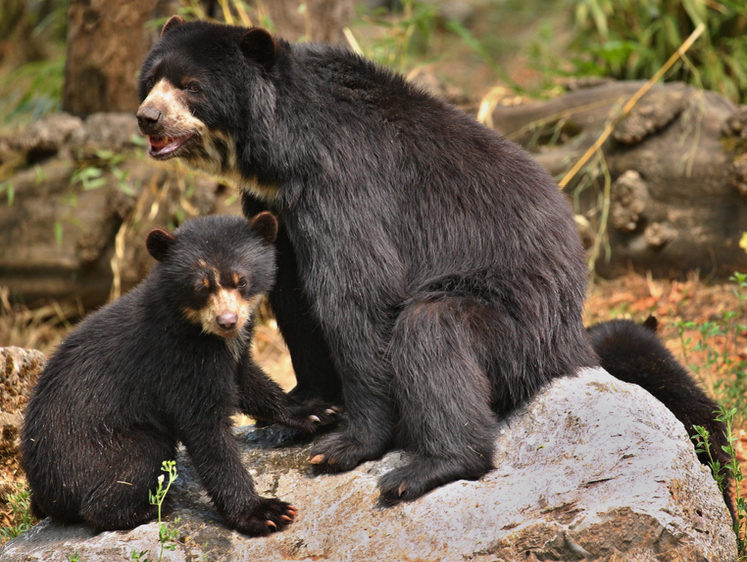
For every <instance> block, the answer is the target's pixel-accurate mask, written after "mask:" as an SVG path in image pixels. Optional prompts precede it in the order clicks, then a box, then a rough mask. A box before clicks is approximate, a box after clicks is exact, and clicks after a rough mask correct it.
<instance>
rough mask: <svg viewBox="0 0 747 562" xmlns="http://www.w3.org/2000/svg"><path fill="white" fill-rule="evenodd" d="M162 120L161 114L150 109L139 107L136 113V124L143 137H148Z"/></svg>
mask: <svg viewBox="0 0 747 562" xmlns="http://www.w3.org/2000/svg"><path fill="white" fill-rule="evenodd" d="M162 120H163V114H162V113H161V112H160V111H158V110H157V109H155V108H152V107H141V108H140V109H138V112H137V124H138V127H140V131H141V132H142V133H143V134H144V135H150V134H152V133H153V131H155V130H156V127H157V126H158V124H159V123H160V122H161V121H162Z"/></svg>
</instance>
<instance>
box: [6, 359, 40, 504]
mask: <svg viewBox="0 0 747 562" xmlns="http://www.w3.org/2000/svg"><path fill="white" fill-rule="evenodd" d="M46 364H47V358H46V356H45V355H44V354H43V353H42V352H41V351H37V350H35V349H22V348H20V347H0V512H2V510H3V508H4V506H5V503H6V501H7V495H8V493H12V492H14V491H15V490H16V487H15V481H16V479H17V478H19V476H20V474H19V473H20V468H19V466H18V447H19V444H20V439H19V438H20V434H21V424H22V423H23V418H22V416H21V410H22V409H23V407H24V406H25V405H26V403H27V402H28V399H29V397H30V396H31V388H32V387H33V386H34V383H35V382H36V378H37V377H38V376H39V374H40V373H41V372H42V369H44V366H45V365H46Z"/></svg>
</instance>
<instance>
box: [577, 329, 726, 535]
mask: <svg viewBox="0 0 747 562" xmlns="http://www.w3.org/2000/svg"><path fill="white" fill-rule="evenodd" d="M657 327H658V322H657V320H656V318H655V317H653V316H649V317H648V318H647V319H646V321H645V322H644V323H643V324H642V325H639V324H636V323H635V322H633V321H632V320H611V321H608V322H601V323H599V324H595V325H594V326H591V327H589V329H588V332H589V337H590V338H591V343H592V345H593V346H594V351H596V352H597V354H598V355H599V361H600V362H601V364H602V367H604V368H605V369H606V370H607V372H608V373H610V374H611V375H612V376H613V377H616V378H618V379H620V380H623V381H625V382H630V383H633V384H637V385H639V386H642V387H643V388H645V389H646V390H647V391H649V392H650V393H651V394H653V395H654V396H655V397H656V398H657V399H658V400H659V401H660V402H661V403H662V404H664V405H665V406H666V407H667V408H669V410H671V412H672V413H673V414H674V415H675V417H676V418H677V419H678V420H680V421H681V422H682V424H683V425H684V426H685V429H686V430H687V433H688V435H691V436H693V435H696V431H695V430H694V429H693V426H694V425H700V426H702V427H704V428H706V429H707V430H708V433H709V434H710V439H709V440H710V443H711V454H712V455H713V458H714V459H715V460H718V461H719V462H720V463H721V466H722V467H725V466H726V464H727V463H728V462H729V461H730V460H731V457H730V456H729V454H728V453H727V452H726V451H725V450H724V447H725V446H727V445H729V443H728V441H727V437H726V424H725V423H724V422H722V421H719V420H717V419H716V416H717V415H718V408H719V407H718V404H717V403H716V402H714V401H713V400H712V399H711V398H710V397H709V396H708V395H707V394H706V393H705V391H703V389H702V388H700V386H699V385H698V384H697V383H696V382H695V380H694V379H693V378H692V376H691V375H690V373H689V372H688V370H687V369H685V367H683V366H682V365H681V364H680V363H679V362H678V361H677V360H676V359H675V358H674V356H673V355H672V353H671V352H670V351H669V350H668V349H667V348H666V347H665V346H664V344H663V343H662V342H661V340H659V338H658V337H657V336H656V329H657ZM698 458H699V459H700V462H701V463H703V464H704V465H706V466H709V463H710V460H711V459H710V457H709V456H708V454H707V453H706V452H701V453H699V454H698ZM723 473H724V475H725V476H724V477H725V478H726V482H727V488H726V490H724V500H725V501H726V505H727V507H728V508H729V511H730V513H731V516H732V520H733V521H734V523H736V522H737V515H736V510H735V506H734V500H733V498H732V489H731V486H732V483H733V478H732V477H731V475H730V473H729V471H728V470H724V472H723Z"/></svg>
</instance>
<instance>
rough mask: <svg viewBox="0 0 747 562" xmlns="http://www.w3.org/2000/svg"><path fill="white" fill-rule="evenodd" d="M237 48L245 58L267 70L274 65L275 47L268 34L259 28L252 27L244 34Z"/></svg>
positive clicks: (273, 40)
mask: <svg viewBox="0 0 747 562" xmlns="http://www.w3.org/2000/svg"><path fill="white" fill-rule="evenodd" d="M239 48H240V49H241V52H242V53H243V54H244V56H245V57H246V58H248V59H249V60H251V61H254V62H256V63H258V64H260V65H262V66H263V67H264V68H266V69H269V68H270V67H272V65H273V64H275V58H276V56H277V46H276V45H275V39H273V38H272V35H270V33H269V32H268V31H266V30H264V29H262V28H260V27H252V28H251V29H250V30H249V31H247V32H246V33H244V36H243V37H242V38H241V41H240V42H239Z"/></svg>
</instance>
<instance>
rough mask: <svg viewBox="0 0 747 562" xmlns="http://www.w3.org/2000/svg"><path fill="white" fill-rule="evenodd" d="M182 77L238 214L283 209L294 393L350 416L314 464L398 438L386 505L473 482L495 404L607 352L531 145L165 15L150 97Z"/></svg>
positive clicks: (501, 408) (283, 274) (222, 29)
mask: <svg viewBox="0 0 747 562" xmlns="http://www.w3.org/2000/svg"><path fill="white" fill-rule="evenodd" d="M186 76H190V77H197V78H198V79H199V80H200V81H201V84H202V91H201V93H200V94H199V95H196V96H192V97H188V98H186V99H187V102H186V103H188V105H189V109H190V111H191V113H192V115H194V116H195V117H196V118H198V119H200V120H201V121H202V122H204V123H205V125H207V127H208V128H209V130H210V131H211V133H210V134H211V135H212V134H217V133H221V134H223V135H228V136H229V137H230V138H232V139H233V141H234V142H235V146H236V154H237V157H238V158H237V160H238V168H239V169H238V172H239V173H240V175H241V176H242V177H243V178H244V180H243V181H244V185H245V186H246V190H245V193H244V197H243V201H244V208H245V212H246V214H252V213H254V212H257V211H258V210H262V209H265V208H269V209H271V210H272V211H273V212H275V213H277V214H278V215H279V216H280V220H281V229H280V233H279V235H278V252H279V258H278V266H279V270H278V282H277V285H276V288H275V289H274V290H273V292H272V294H271V303H272V306H273V308H274V311H275V314H276V315H277V319H278V324H279V326H280V329H281V330H282V332H283V335H284V337H285V338H286V341H287V343H288V346H289V348H290V352H291V357H292V359H293V366H294V368H295V370H296V374H297V378H298V387H297V389H296V390H295V391H294V395H295V396H297V397H303V398H309V397H313V396H322V397H324V398H327V399H333V400H334V399H336V398H338V396H339V395H340V393H341V397H342V399H343V401H344V404H345V407H346V408H347V411H348V414H349V424H348V426H347V428H346V429H345V430H344V431H342V432H340V433H338V434H334V435H331V436H329V437H327V438H325V439H324V440H323V441H321V442H319V443H318V444H317V445H316V446H315V447H314V449H313V451H312V457H311V461H312V463H314V464H315V467H316V470H317V471H319V472H336V471H340V470H347V469H350V468H352V467H354V466H356V465H357V464H358V463H360V462H361V461H364V460H366V459H373V458H377V457H380V456H381V455H382V454H383V453H385V452H386V451H387V450H389V449H391V448H392V447H402V448H404V449H405V450H407V451H408V452H409V453H410V458H411V463H410V464H409V465H407V466H405V467H403V468H399V469H396V470H394V471H392V472H391V473H389V474H387V475H386V476H384V477H383V478H382V479H381V482H380V488H381V493H382V497H383V498H384V500H386V501H389V502H395V501H399V500H403V499H404V500H409V499H413V498H416V497H418V496H420V495H422V494H423V493H425V492H426V491H428V490H430V489H432V488H434V487H435V486H439V485H441V484H444V483H446V482H450V481H452V480H456V479H459V478H478V477H480V476H481V475H483V474H485V473H486V472H487V471H488V470H490V468H491V467H492V456H493V442H494V438H495V433H496V419H497V416H503V415H505V414H506V413H508V412H509V411H511V410H512V409H513V408H515V407H516V406H518V405H519V404H521V403H523V402H525V401H526V400H528V399H530V398H531V397H532V396H534V395H535V394H536V393H537V392H538V391H539V390H540V389H541V388H542V387H543V386H544V385H545V384H547V383H548V382H549V381H551V380H552V379H553V378H555V377H560V376H565V375H571V374H573V373H575V372H576V371H577V370H578V369H579V368H580V367H586V366H593V365H596V364H598V363H597V359H596V357H595V355H594V352H593V351H592V349H591V346H590V344H589V341H588V338H587V336H586V333H585V330H584V327H583V325H582V319H581V316H582V308H583V301H584V294H585V287H586V275H587V271H586V266H585V262H584V254H583V249H582V247H581V243H580V241H579V237H578V234H577V232H576V229H575V226H574V221H573V215H572V213H571V210H570V208H569V205H568V203H567V201H566V200H565V197H564V196H563V194H562V193H560V191H559V189H558V186H557V185H556V183H555V182H554V181H553V179H552V178H551V177H550V176H549V175H548V174H547V173H546V172H545V171H544V170H543V169H542V168H541V167H540V166H539V165H538V164H537V163H536V162H535V161H533V160H532V158H531V157H530V156H529V155H527V154H526V153H525V152H524V151H523V150H522V149H520V148H519V147H517V146H516V145H514V144H512V143H510V142H508V141H507V140H505V139H503V138H502V137H501V136H500V135H498V134H496V133H495V132H493V131H491V130H489V129H487V128H485V127H483V126H481V125H480V124H478V123H477V122H476V121H475V120H474V119H473V118H471V117H469V116H467V115H466V114H464V113H463V112H461V111H459V110H457V109H456V108H454V107H452V106H451V105H449V104H447V103H444V102H442V101H440V100H438V99H435V98H433V97H432V96H430V95H428V94H426V93H424V92H423V91H421V90H420V89H418V88H417V87H415V86H413V85H412V84H410V83H408V82H407V81H406V80H405V79H404V78H402V77H401V76H398V75H395V74H392V73H391V72H389V71H387V70H385V69H382V68H380V67H377V66H376V65H374V64H373V63H371V62H370V61H367V60H365V59H363V58H361V57H359V56H357V55H355V54H353V53H351V52H348V51H346V50H342V49H339V48H335V47H330V46H325V45H311V44H299V45H291V44H289V43H287V42H285V41H283V40H278V39H273V38H271V37H270V36H269V34H267V33H266V32H264V31H262V30H256V29H254V30H246V29H242V28H237V27H227V26H220V25H215V24H209V23H205V22H194V23H188V24H182V25H179V26H177V27H175V28H173V29H170V30H169V31H168V33H166V34H165V35H164V36H163V38H162V39H161V41H160V42H159V43H158V44H157V45H156V46H155V47H154V49H153V50H152V52H151V53H150V54H149V55H148V57H147V59H146V61H145V62H144V64H143V67H142V71H141V89H140V93H141V98H142V99H144V100H145V99H146V97H147V95H148V93H149V91H150V88H151V87H152V86H153V84H155V83H157V82H158V80H160V79H162V78H165V79H166V80H168V81H169V82H171V83H172V84H173V85H178V84H181V83H183V82H184V80H185V77H186ZM145 105H146V104H143V106H141V111H143V112H144V110H145V109H147V108H145V107H144V106H145ZM162 109H163V108H162ZM143 114H144V115H145V113H143ZM167 120H168V115H167V114H164V122H166V121H167ZM147 132H148V133H149V134H151V135H154V136H155V135H159V134H162V135H163V136H168V135H167V134H166V133H167V131H164V132H163V133H159V131H158V130H157V129H155V130H154V129H153V128H149V130H148V131H147ZM178 156H180V157H182V158H183V159H184V160H185V162H186V163H188V164H189V163H190V158H191V154H190V151H189V150H186V149H185V150H183V151H181V153H179V154H178ZM192 164H193V165H195V166H200V165H201V164H200V163H199V162H198V161H197V160H194V159H193V160H192ZM224 172H225V173H227V172H226V171H225V170H224ZM252 185H254V186H256V187H251V186H252Z"/></svg>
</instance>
